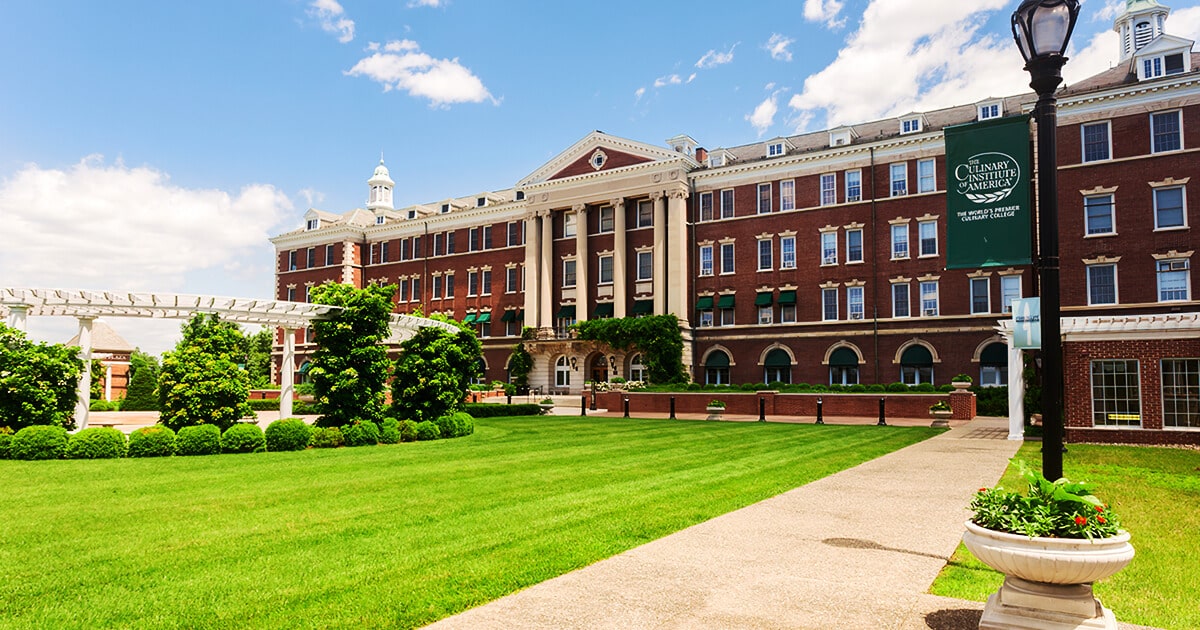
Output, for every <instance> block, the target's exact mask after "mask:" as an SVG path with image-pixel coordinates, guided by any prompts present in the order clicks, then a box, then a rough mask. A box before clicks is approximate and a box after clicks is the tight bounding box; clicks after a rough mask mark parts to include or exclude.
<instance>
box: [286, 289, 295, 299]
mask: <svg viewBox="0 0 1200 630" xmlns="http://www.w3.org/2000/svg"><path fill="white" fill-rule="evenodd" d="M287 301H289V302H295V301H296V287H288V290H287Z"/></svg>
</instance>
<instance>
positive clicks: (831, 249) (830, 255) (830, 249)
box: [817, 231, 838, 267]
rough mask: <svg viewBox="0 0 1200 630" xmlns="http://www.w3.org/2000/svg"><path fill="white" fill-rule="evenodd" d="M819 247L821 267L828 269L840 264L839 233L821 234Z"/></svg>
mask: <svg viewBox="0 0 1200 630" xmlns="http://www.w3.org/2000/svg"><path fill="white" fill-rule="evenodd" d="M819 245H820V249H819V250H817V251H818V252H819V253H820V255H821V266H822V267H828V266H831V265H836V264H838V237H837V232H833V231H830V232H821V240H820V242H819Z"/></svg>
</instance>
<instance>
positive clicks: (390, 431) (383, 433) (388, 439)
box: [379, 418, 400, 444]
mask: <svg viewBox="0 0 1200 630" xmlns="http://www.w3.org/2000/svg"><path fill="white" fill-rule="evenodd" d="M399 441H400V421H399V420H397V419H395V418H384V419H383V422H381V423H379V443H380V444H396V443H397V442H399Z"/></svg>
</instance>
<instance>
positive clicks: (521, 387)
mask: <svg viewBox="0 0 1200 630" xmlns="http://www.w3.org/2000/svg"><path fill="white" fill-rule="evenodd" d="M532 332H533V329H532V328H530V327H528V326H526V327H525V328H524V329H522V331H521V339H523V340H524V339H532V338H533V335H532ZM531 371H533V356H531V355H530V354H529V351H528V350H526V349H525V343H524V341H522V342H519V343H517V344H516V345H514V346H513V349H512V354H510V355H508V376H509V378H510V379H512V384H513V386H514V387H516V388H517V393H518V394H526V393H529V373H530V372H531Z"/></svg>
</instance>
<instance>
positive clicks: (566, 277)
mask: <svg viewBox="0 0 1200 630" xmlns="http://www.w3.org/2000/svg"><path fill="white" fill-rule="evenodd" d="M472 273H474V272H472ZM562 274H563V275H562V288H564V289H573V288H575V286H576V284H577V283H578V281H579V275H578V274H579V266H578V265H576V264H575V259H574V258H568V259H566V260H564V261H562Z"/></svg>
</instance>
